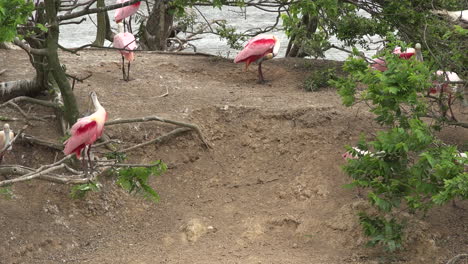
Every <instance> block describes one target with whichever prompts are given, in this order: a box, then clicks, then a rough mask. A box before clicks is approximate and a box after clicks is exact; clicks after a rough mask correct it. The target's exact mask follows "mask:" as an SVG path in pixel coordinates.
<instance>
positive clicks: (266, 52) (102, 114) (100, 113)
mask: <svg viewBox="0 0 468 264" xmlns="http://www.w3.org/2000/svg"><path fill="white" fill-rule="evenodd" d="M128 1H130V0H117V3H125V2H128ZM140 4H141V2H137V3H135V4H132V5H128V6H125V7H122V8H119V9H117V10H116V12H115V18H114V20H115V22H116V23H117V24H118V28H119V32H118V34H116V35H115V37H114V41H113V45H114V48H116V49H118V50H119V52H120V54H121V55H122V74H123V79H124V80H125V81H129V80H130V63H131V62H132V61H133V60H134V59H135V54H134V52H133V50H135V49H136V48H137V45H136V41H135V36H134V35H133V34H132V33H130V32H125V19H127V18H129V17H130V16H132V15H134V14H135V13H136V12H137V11H138V9H139V7H140ZM279 48H280V42H279V40H278V39H277V38H276V37H275V36H273V35H259V36H256V37H254V38H252V39H251V40H250V41H249V42H248V43H247V44H246V45H245V47H244V49H243V50H242V51H241V52H240V53H239V54H237V56H236V58H235V59H234V62H235V63H241V62H245V70H247V69H248V67H249V65H250V64H251V63H252V62H255V63H257V64H258V77H259V82H260V83H264V82H265V79H264V77H263V73H262V63H263V62H264V61H265V60H269V59H272V58H273V57H275V56H276V55H277V54H278V51H279ZM420 52H421V51H420V46H416V49H414V48H409V49H407V50H405V51H404V52H403V51H401V48H399V47H397V48H395V50H394V51H393V53H394V54H395V55H398V56H399V57H400V58H403V59H410V58H411V57H413V56H414V55H416V57H417V59H418V60H421V61H422V55H421V53H420ZM125 60H127V61H128V67H127V71H125ZM371 67H372V68H373V69H375V70H378V71H382V72H384V71H386V70H387V67H386V63H385V60H383V59H382V58H376V59H374V61H373V63H372V64H371ZM436 74H437V75H440V76H442V75H443V76H445V80H446V81H445V82H435V83H434V84H435V85H434V87H433V88H431V90H430V93H437V92H446V93H449V94H451V93H452V92H453V90H452V89H448V87H449V86H448V83H447V81H461V79H460V78H459V76H458V75H457V74H456V73H454V72H446V71H437V72H436ZM90 95H91V99H92V101H93V104H94V107H95V108H96V112H94V113H93V114H92V115H89V116H86V117H83V118H80V119H78V121H77V122H76V123H75V124H74V125H73V126H72V128H71V130H70V133H71V136H70V138H69V139H68V140H67V141H65V143H64V144H65V149H64V153H65V154H66V155H69V154H72V153H74V154H75V155H76V157H77V158H78V159H79V158H80V156H81V152H82V151H83V149H85V150H87V151H86V153H85V154H86V155H84V156H87V157H88V161H89V164H91V157H90V151H91V145H92V144H93V143H94V142H95V141H96V140H97V139H98V138H100V137H101V135H102V133H103V131H104V123H105V122H106V120H107V113H106V110H105V109H104V107H102V105H101V104H100V103H99V101H98V98H97V95H96V93H95V92H92V93H91V94H90ZM13 136H14V134H13V132H11V131H10V128H9V125H8V124H5V126H4V130H3V131H0V151H1V152H0V162H1V160H2V158H3V155H4V153H5V151H6V150H7V149H11V144H10V142H11V139H12V138H13ZM9 144H10V146H8V145H9ZM355 149H356V151H357V153H359V154H360V155H361V156H362V155H367V154H370V155H375V154H372V153H369V152H366V151H361V150H359V149H357V148H355ZM379 154H381V153H377V155H379ZM343 158H345V159H350V158H351V159H354V158H357V157H356V156H354V155H352V154H351V153H350V152H346V153H345V154H343ZM83 166H84V167H87V166H88V163H86V162H85V157H83ZM91 167H92V166H91Z"/></svg>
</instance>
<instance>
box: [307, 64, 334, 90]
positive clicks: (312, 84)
mask: <svg viewBox="0 0 468 264" xmlns="http://www.w3.org/2000/svg"><path fill="white" fill-rule="evenodd" d="M335 79H337V75H336V69H334V68H330V69H325V70H320V71H315V72H313V73H311V74H310V75H309V76H308V77H307V78H306V79H305V80H304V84H303V85H304V90H306V91H308V92H316V91H319V90H320V89H323V88H325V87H328V82H329V81H331V80H335Z"/></svg>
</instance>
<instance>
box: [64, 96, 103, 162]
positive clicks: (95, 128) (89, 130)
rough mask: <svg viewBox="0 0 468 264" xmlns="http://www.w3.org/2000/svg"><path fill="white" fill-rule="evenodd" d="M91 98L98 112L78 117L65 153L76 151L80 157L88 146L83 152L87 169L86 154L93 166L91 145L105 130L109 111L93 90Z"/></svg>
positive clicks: (66, 142) (65, 143)
mask: <svg viewBox="0 0 468 264" xmlns="http://www.w3.org/2000/svg"><path fill="white" fill-rule="evenodd" d="M91 99H92V100H93V104H94V107H95V108H96V112H94V113H93V114H91V115H89V116H85V117H83V118H80V119H78V121H77V122H76V123H75V124H74V125H73V126H72V128H71V130H70V134H71V136H70V138H69V139H68V140H67V141H65V142H64V143H63V144H64V145H65V149H64V150H63V152H64V153H65V155H69V154H72V153H75V155H76V157H77V158H78V159H79V158H80V156H81V151H82V150H83V149H85V148H86V147H87V151H86V150H85V152H86V153H84V154H83V169H86V168H87V166H86V164H87V162H86V160H85V156H88V161H89V165H90V167H91V168H92V161H91V157H90V152H91V145H93V143H94V142H95V141H96V140H97V139H99V138H100V137H101V135H102V132H103V131H104V123H105V122H106V120H107V113H106V110H105V109H104V107H102V105H101V104H100V103H99V101H98V98H97V95H96V93H95V92H91Z"/></svg>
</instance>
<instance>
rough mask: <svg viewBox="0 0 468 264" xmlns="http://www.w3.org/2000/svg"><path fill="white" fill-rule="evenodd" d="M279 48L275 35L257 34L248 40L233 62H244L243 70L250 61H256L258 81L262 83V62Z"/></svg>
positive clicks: (263, 80)
mask: <svg viewBox="0 0 468 264" xmlns="http://www.w3.org/2000/svg"><path fill="white" fill-rule="evenodd" d="M279 48H280V42H279V40H278V39H277V38H276V37H275V36H273V35H258V36H256V37H254V38H252V39H251V40H249V42H248V43H247V45H245V47H244V49H243V50H242V51H241V52H239V54H237V56H236V58H235V59H234V63H239V62H245V70H247V69H248V68H249V65H250V63H252V62H256V63H257V64H258V78H259V83H264V82H265V79H264V78H263V73H262V63H263V61H265V60H270V59H273V57H275V56H276V55H278V51H279Z"/></svg>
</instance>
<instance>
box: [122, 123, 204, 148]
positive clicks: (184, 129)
mask: <svg viewBox="0 0 468 264" xmlns="http://www.w3.org/2000/svg"><path fill="white" fill-rule="evenodd" d="M190 130H192V129H190V128H188V127H180V128H176V129H174V130H172V131H171V132H169V133H167V134H164V135H162V136H159V137H157V138H155V139H153V140H150V141H147V142H144V143H141V144H138V145H135V146H132V147H129V148H126V149H123V150H119V151H118V152H128V151H131V150H134V149H137V148H141V147H144V146H147V145H150V144H153V143H161V142H163V141H164V140H166V139H168V138H170V137H173V136H175V135H178V134H181V133H184V132H187V131H190ZM205 144H206V143H205Z"/></svg>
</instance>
